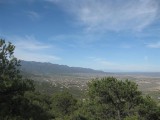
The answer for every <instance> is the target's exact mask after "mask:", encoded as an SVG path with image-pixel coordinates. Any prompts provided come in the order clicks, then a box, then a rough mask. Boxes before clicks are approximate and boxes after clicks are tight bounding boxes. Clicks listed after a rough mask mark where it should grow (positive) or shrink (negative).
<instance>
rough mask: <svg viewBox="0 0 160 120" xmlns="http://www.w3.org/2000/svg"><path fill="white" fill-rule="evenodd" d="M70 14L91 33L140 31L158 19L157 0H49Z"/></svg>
mask: <svg viewBox="0 0 160 120" xmlns="http://www.w3.org/2000/svg"><path fill="white" fill-rule="evenodd" d="M47 1H48V2H52V3H54V4H58V5H60V6H61V7H63V8H64V10H65V11H68V12H69V13H71V14H72V15H74V17H75V18H76V19H77V21H78V22H79V23H80V24H82V25H84V26H85V27H86V28H87V30H89V31H95V30H96V31H98V30H112V31H121V30H134V31H141V30H143V29H144V28H146V27H147V26H148V25H150V24H151V23H152V22H154V20H155V19H156V18H157V14H158V7H159V4H158V2H157V0H114V1H112V0H99V1H98V0H81V1H75V0H65V1H64V0H47Z"/></svg>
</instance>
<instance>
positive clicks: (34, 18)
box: [27, 11, 40, 20]
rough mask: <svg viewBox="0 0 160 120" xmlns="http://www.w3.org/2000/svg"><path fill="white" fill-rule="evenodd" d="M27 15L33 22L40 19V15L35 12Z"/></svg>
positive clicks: (29, 12) (28, 12)
mask: <svg viewBox="0 0 160 120" xmlns="http://www.w3.org/2000/svg"><path fill="white" fill-rule="evenodd" d="M27 15H28V17H29V18H30V19H31V20H37V19H39V18H40V15H39V14H38V13H37V12H35V11H27Z"/></svg>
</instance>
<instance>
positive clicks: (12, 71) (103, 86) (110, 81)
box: [0, 39, 160, 120]
mask: <svg viewBox="0 0 160 120" xmlns="http://www.w3.org/2000/svg"><path fill="white" fill-rule="evenodd" d="M14 49H15V47H14V45H12V44H11V43H5V40H2V39H1V40H0V108H1V109H0V120H54V119H55V120H160V107H159V106H158V104H157V103H156V102H155V101H154V100H153V99H152V98H151V97H149V96H143V95H142V93H141V92H140V91H139V90H138V87H137V84H136V83H134V82H131V81H128V80H125V81H124V80H117V79H116V78H113V77H107V78H102V79H93V80H92V81H90V82H89V83H88V89H87V90H86V91H84V92H86V93H85V97H84V98H79V99H77V98H75V97H74V96H73V95H72V94H70V93H69V92H67V91H59V92H57V93H53V95H50V94H48V95H47V94H44V93H40V92H37V91H35V89H34V88H35V85H34V83H33V81H31V80H28V79H24V78H23V77H22V76H21V75H20V71H19V69H18V67H19V66H20V61H18V60H17V59H16V58H15V57H14V56H13V53H14ZM46 85H47V84H46ZM46 87H47V86H46ZM49 91H50V90H49ZM50 92H51V91H50Z"/></svg>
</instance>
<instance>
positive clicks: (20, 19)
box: [0, 0, 160, 72]
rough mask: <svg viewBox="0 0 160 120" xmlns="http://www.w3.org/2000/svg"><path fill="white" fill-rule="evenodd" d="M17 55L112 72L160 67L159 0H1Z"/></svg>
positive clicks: (1, 33) (2, 21)
mask: <svg viewBox="0 0 160 120" xmlns="http://www.w3.org/2000/svg"><path fill="white" fill-rule="evenodd" d="M0 38H3V39H5V40H6V41H10V42H12V43H13V44H14V45H15V46H16V49H15V57H17V58H18V59H21V60H26V61H38V62H50V63H53V64H63V65H68V66H72V67H75V66H76V67H85V68H92V69H97V70H104V71H108V72H160V1H159V0H0Z"/></svg>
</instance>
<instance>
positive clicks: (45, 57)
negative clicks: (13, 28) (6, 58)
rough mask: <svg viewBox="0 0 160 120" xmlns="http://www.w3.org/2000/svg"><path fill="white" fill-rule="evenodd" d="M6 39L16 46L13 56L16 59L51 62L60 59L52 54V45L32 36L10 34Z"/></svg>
mask: <svg viewBox="0 0 160 120" xmlns="http://www.w3.org/2000/svg"><path fill="white" fill-rule="evenodd" d="M7 39H8V40H9V41H11V42H12V43H13V44H14V45H15V46H16V48H15V57H17V58H18V59H21V60H26V61H37V62H51V63H53V62H55V61H58V60H61V58H60V57H58V56H55V55H53V52H52V51H54V46H52V45H48V44H46V43H43V42H40V41H38V40H37V39H36V38H35V37H34V36H28V35H26V36H24V37H21V36H12V37H7ZM13 40H14V41H13Z"/></svg>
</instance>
